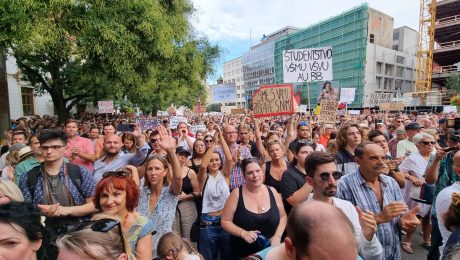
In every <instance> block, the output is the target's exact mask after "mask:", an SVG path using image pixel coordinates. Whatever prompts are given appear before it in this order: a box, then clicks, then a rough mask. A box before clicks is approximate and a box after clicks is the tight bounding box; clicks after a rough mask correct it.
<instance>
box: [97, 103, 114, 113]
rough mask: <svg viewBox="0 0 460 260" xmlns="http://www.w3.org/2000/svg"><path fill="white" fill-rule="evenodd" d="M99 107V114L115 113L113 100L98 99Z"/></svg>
mask: <svg viewBox="0 0 460 260" xmlns="http://www.w3.org/2000/svg"><path fill="white" fill-rule="evenodd" d="M97 108H98V111H99V114H105V113H107V114H111V113H113V101H98V102H97Z"/></svg>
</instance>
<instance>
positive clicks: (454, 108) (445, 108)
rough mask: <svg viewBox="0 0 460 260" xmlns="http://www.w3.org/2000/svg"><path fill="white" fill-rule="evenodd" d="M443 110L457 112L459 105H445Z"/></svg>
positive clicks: (444, 111)
mask: <svg viewBox="0 0 460 260" xmlns="http://www.w3.org/2000/svg"><path fill="white" fill-rule="evenodd" d="M442 112H443V113H457V107H456V106H443V107H442Z"/></svg>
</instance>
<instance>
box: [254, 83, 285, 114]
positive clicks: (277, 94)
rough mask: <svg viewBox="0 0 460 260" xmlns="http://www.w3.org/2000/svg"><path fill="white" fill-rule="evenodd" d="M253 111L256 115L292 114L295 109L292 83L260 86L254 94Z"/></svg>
mask: <svg viewBox="0 0 460 260" xmlns="http://www.w3.org/2000/svg"><path fill="white" fill-rule="evenodd" d="M252 111H253V112H254V116H255V117H267V116H278V115H289V114H292V112H293V111H294V104H293V92H292V85H291V84H281V85H269V86H262V87H260V88H259V89H258V90H257V91H256V92H255V93H254V95H252Z"/></svg>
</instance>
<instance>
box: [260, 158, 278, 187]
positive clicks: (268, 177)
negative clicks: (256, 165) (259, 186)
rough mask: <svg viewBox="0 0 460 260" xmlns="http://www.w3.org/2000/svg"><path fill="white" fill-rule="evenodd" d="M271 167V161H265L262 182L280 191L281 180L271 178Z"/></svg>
mask: <svg viewBox="0 0 460 260" xmlns="http://www.w3.org/2000/svg"><path fill="white" fill-rule="evenodd" d="M271 167H272V162H271V161H267V162H265V182H264V184H265V185H268V186H272V187H273V188H275V190H276V191H277V192H278V193H280V185H281V181H279V180H277V179H275V178H273V176H272V175H271V174H270V169H271Z"/></svg>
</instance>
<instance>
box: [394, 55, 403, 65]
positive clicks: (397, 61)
mask: <svg viewBox="0 0 460 260" xmlns="http://www.w3.org/2000/svg"><path fill="white" fill-rule="evenodd" d="M396 63H399V64H404V57H403V56H398V55H397V56H396Z"/></svg>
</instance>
